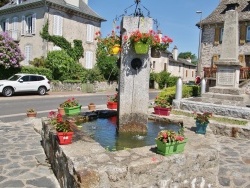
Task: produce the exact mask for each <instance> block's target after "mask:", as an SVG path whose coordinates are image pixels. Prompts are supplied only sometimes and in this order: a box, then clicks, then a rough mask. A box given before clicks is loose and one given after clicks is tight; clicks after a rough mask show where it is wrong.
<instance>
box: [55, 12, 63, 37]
mask: <svg viewBox="0 0 250 188" xmlns="http://www.w3.org/2000/svg"><path fill="white" fill-rule="evenodd" d="M53 20H54V21H53V34H54V35H57V36H62V28H63V18H62V16H61V15H54V19H53Z"/></svg>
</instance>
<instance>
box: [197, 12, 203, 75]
mask: <svg viewBox="0 0 250 188" xmlns="http://www.w3.org/2000/svg"><path fill="white" fill-rule="evenodd" d="M196 13H197V14H200V26H199V29H200V33H199V47H198V65H197V76H201V60H200V59H201V32H202V26H201V20H202V11H196Z"/></svg>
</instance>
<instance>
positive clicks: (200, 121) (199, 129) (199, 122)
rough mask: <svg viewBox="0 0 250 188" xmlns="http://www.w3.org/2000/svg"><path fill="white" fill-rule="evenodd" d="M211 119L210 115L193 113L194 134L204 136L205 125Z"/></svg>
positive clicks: (207, 113)
mask: <svg viewBox="0 0 250 188" xmlns="http://www.w3.org/2000/svg"><path fill="white" fill-rule="evenodd" d="M211 117H212V113H209V112H204V113H196V112H194V119H195V120H196V121H195V125H196V131H195V132H196V133H197V134H206V130H207V125H208V123H209V119H210V118H211Z"/></svg>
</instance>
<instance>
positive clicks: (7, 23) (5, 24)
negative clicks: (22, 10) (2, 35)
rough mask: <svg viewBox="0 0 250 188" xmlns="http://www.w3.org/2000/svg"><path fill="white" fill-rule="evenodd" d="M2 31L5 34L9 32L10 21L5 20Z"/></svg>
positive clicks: (2, 23)
mask: <svg viewBox="0 0 250 188" xmlns="http://www.w3.org/2000/svg"><path fill="white" fill-rule="evenodd" d="M1 30H2V31H4V32H5V31H8V30H9V19H6V20H3V21H2V22H1Z"/></svg>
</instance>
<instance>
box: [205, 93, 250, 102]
mask: <svg viewBox="0 0 250 188" xmlns="http://www.w3.org/2000/svg"><path fill="white" fill-rule="evenodd" d="M202 98H213V99H214V98H216V99H220V100H232V101H245V100H246V99H248V98H249V96H248V95H245V94H241V95H230V94H221V93H212V92H207V93H203V94H202Z"/></svg>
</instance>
